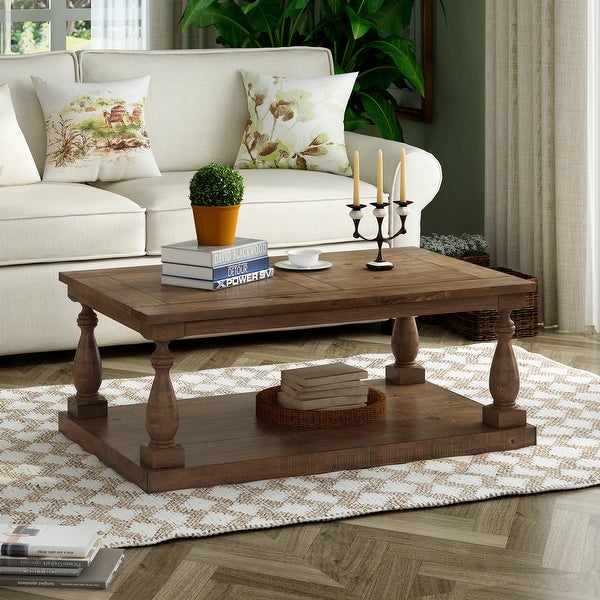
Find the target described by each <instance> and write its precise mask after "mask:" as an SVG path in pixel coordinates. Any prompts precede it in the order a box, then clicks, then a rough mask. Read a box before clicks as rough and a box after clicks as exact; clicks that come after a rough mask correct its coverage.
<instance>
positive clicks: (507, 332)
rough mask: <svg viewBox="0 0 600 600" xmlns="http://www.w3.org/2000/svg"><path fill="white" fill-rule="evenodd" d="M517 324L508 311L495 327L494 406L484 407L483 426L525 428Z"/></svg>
mask: <svg viewBox="0 0 600 600" xmlns="http://www.w3.org/2000/svg"><path fill="white" fill-rule="evenodd" d="M514 331H515V327H514V323H513V322H512V320H511V318H510V311H509V310H501V311H499V314H498V321H497V323H496V336H497V338H498V342H497V344H496V350H495V352H494V358H493V359H492V366H491V368H490V380H489V385H490V394H491V396H492V398H493V399H494V403H493V404H489V405H487V406H484V407H483V422H484V423H487V424H488V425H492V426H493V427H498V428H504V427H518V426H522V425H526V424H527V422H526V416H527V415H526V412H525V411H524V410H522V409H519V408H517V405H516V399H517V396H518V394H519V368H518V365H517V361H516V359H515V355H514V352H513V348H512V344H511V339H512V336H513V334H514Z"/></svg>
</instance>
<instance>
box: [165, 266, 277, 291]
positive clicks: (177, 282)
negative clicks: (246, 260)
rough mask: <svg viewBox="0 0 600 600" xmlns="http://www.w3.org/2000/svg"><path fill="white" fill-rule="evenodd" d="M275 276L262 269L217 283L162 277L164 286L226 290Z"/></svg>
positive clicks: (204, 280)
mask: <svg viewBox="0 0 600 600" xmlns="http://www.w3.org/2000/svg"><path fill="white" fill-rule="evenodd" d="M273 275H275V269H274V268H273V267H269V268H268V269H261V270H260V271H255V272H254V273H244V274H243V275H235V276H233V277H226V278H225V279H217V280H216V281H210V280H207V279H191V278H189V277H173V276H172V275H162V277H161V283H162V284H163V285H174V286H178V287H187V288H195V289H198V290H224V289H226V288H230V287H234V286H236V285H242V284H244V283H253V282H255V281H262V280H264V279H269V278H270V277H273Z"/></svg>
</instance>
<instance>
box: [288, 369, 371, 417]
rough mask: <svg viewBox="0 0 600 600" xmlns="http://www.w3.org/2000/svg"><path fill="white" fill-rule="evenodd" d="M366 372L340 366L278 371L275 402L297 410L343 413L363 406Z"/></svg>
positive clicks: (365, 400)
mask: <svg viewBox="0 0 600 600" xmlns="http://www.w3.org/2000/svg"><path fill="white" fill-rule="evenodd" d="M367 377H368V373H367V371H365V370H364V369H358V368H356V367H352V366H351V365H346V364H344V363H332V364H327V365H318V366H314V367H302V368H299V369H288V370H286V371H281V387H280V391H279V392H278V396H277V401H278V402H279V404H280V405H281V406H283V407H284V408H294V409H297V410H343V409H348V408H357V407H361V406H364V405H365V404H366V403H367V397H368V393H369V389H368V386H367V385H365V384H364V383H363V381H362V380H363V379H366V378H367Z"/></svg>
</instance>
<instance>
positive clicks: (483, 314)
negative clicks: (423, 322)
mask: <svg viewBox="0 0 600 600" xmlns="http://www.w3.org/2000/svg"><path fill="white" fill-rule="evenodd" d="M491 268H492V269H494V270H495V271H501V272H502V273H507V274H508V275H513V276H514V277H520V278H521V279H528V280H529V281H533V282H535V283H536V284H537V278H535V277H533V276H531V275H524V274H523V273H518V272H517V271H512V270H511V269H506V268H504V267H491ZM438 317H439V320H438V324H440V325H442V326H443V327H446V329H450V330H451V331H454V332H455V333H458V334H460V335H463V336H465V337H467V338H469V339H471V340H477V341H486V340H495V339H496V333H495V328H496V320H497V319H498V311H496V310H477V311H472V312H462V313H451V314H445V315H438ZM510 318H511V319H512V321H513V322H514V324H515V334H514V337H517V338H521V337H533V336H535V335H537V326H538V294H537V287H536V289H535V291H533V292H529V294H527V305H526V306H525V307H524V308H520V309H517V310H513V311H512V313H511V316H510Z"/></svg>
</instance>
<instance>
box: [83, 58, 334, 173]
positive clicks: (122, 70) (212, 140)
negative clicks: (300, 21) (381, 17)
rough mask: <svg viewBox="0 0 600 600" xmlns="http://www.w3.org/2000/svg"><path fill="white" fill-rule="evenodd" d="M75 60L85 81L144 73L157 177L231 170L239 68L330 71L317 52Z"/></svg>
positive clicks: (242, 103)
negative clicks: (219, 167)
mask: <svg viewBox="0 0 600 600" xmlns="http://www.w3.org/2000/svg"><path fill="white" fill-rule="evenodd" d="M79 58H80V67H81V73H80V77H81V80H82V81H86V82H105V81H115V80H119V79H128V78H131V77H140V76H143V75H150V78H151V79H150V88H149V92H148V98H147V101H146V114H145V118H146V125H147V129H148V134H149V137H150V146H151V148H152V151H153V153H154V157H155V158H156V161H157V163H158V166H159V168H160V169H161V171H184V170H195V169H198V168H200V167H201V166H202V165H204V164H206V163H207V162H211V161H216V162H222V163H228V164H233V162H234V161H235V158H236V156H237V152H238V149H239V146H240V142H241V139H242V132H243V130H244V127H245V124H246V120H247V115H248V108H247V100H246V94H245V91H244V87H243V84H242V78H241V74H240V69H247V70H251V71H259V72H261V73H270V74H273V75H283V76H292V77H315V76H323V75H330V74H332V73H333V62H332V59H331V54H330V52H329V51H328V50H326V49H324V48H306V47H302V48H294V47H292V48H256V49H255V48H246V49H233V48H232V49H215V50H168V51H116V50H115V51H110V50H86V51H84V52H82V53H81V54H80V56H79Z"/></svg>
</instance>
